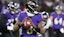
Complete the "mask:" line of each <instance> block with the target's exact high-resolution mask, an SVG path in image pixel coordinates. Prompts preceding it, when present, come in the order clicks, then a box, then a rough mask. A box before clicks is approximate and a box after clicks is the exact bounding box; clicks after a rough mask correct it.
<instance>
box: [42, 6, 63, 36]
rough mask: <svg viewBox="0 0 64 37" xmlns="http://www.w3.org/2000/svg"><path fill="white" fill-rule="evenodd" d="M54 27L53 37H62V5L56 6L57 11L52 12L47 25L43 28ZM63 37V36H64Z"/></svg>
mask: <svg viewBox="0 0 64 37" xmlns="http://www.w3.org/2000/svg"><path fill="white" fill-rule="evenodd" d="M49 27H52V30H53V31H52V34H51V35H53V36H51V37H61V36H62V35H63V34H62V33H61V32H60V29H61V28H63V14H62V6H60V5H58V6H56V7H55V12H52V13H51V15H50V18H49V19H48V21H47V24H46V26H45V27H44V28H43V29H44V30H46V29H48V28H49ZM62 37H63V36H62Z"/></svg>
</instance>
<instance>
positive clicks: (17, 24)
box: [13, 18, 26, 31]
mask: <svg viewBox="0 0 64 37" xmlns="http://www.w3.org/2000/svg"><path fill="white" fill-rule="evenodd" d="M25 20H26V18H25V19H23V20H22V21H19V20H18V21H16V23H15V25H14V27H13V30H14V31H16V30H18V29H19V28H20V27H21V25H23V23H24V21H25Z"/></svg>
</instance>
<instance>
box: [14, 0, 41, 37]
mask: <svg viewBox="0 0 64 37" xmlns="http://www.w3.org/2000/svg"><path fill="white" fill-rule="evenodd" d="M35 7H37V6H36V4H35V3H34V2H32V1H30V2H29V3H28V4H27V8H28V10H27V11H28V12H29V13H28V12H22V13H20V15H19V17H18V21H17V22H16V23H15V26H14V27H13V29H14V31H15V30H17V29H18V28H19V27H20V26H22V34H23V37H37V32H40V29H39V28H38V24H39V22H40V21H41V20H42V18H41V15H40V14H39V13H38V12H37V11H35V12H34V8H35ZM34 14H35V15H34ZM19 24H20V25H19Z"/></svg>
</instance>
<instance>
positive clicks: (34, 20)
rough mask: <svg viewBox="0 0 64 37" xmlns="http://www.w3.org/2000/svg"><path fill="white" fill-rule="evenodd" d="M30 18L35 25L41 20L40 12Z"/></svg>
mask: <svg viewBox="0 0 64 37" xmlns="http://www.w3.org/2000/svg"><path fill="white" fill-rule="evenodd" d="M32 20H33V23H34V25H36V26H37V25H38V23H39V22H41V21H42V17H41V14H37V15H35V16H33V17H32Z"/></svg>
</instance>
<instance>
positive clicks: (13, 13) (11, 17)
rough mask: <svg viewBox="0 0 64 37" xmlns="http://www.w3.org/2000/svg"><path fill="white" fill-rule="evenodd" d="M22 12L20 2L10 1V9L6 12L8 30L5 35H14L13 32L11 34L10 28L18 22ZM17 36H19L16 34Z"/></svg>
mask: <svg viewBox="0 0 64 37" xmlns="http://www.w3.org/2000/svg"><path fill="white" fill-rule="evenodd" d="M20 12H21V11H20V10H19V3H14V2H10V3H9V4H8V11H6V12H5V15H6V16H7V22H6V26H7V30H6V32H5V36H4V37H13V36H12V34H13V33H12V34H11V33H10V30H12V27H13V26H14V25H13V24H15V23H16V20H17V17H18V16H19V13H20ZM10 34H11V35H10ZM14 35H15V33H14ZM17 35H18V34H17ZM15 37H18V36H16V35H15Z"/></svg>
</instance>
